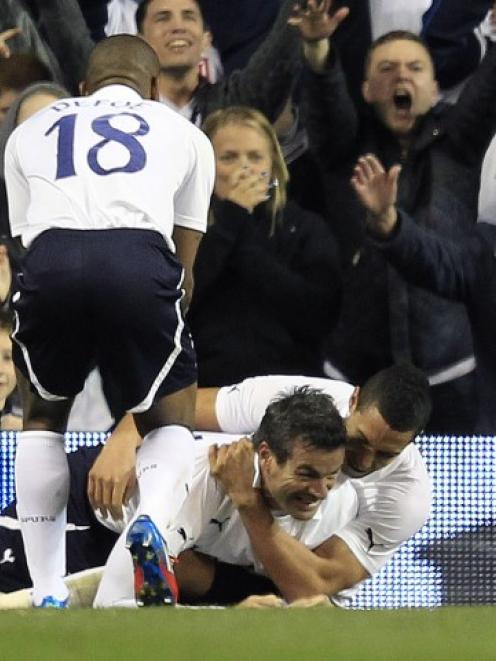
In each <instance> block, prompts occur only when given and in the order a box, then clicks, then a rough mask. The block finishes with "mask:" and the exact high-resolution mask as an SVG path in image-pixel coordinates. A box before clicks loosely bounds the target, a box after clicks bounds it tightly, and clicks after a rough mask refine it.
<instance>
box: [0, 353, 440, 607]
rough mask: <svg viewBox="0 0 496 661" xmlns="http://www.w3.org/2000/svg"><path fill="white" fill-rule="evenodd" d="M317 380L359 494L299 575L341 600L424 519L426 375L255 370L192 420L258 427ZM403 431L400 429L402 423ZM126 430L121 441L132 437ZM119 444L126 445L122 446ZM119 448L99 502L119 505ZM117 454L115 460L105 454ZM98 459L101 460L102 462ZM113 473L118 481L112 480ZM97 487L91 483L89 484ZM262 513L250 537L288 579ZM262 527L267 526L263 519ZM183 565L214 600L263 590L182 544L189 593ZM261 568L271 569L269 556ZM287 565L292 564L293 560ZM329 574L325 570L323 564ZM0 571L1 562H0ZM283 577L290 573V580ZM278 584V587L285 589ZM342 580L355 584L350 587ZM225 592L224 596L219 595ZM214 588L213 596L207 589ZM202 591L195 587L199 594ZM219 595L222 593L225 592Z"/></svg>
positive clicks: (203, 398)
mask: <svg viewBox="0 0 496 661" xmlns="http://www.w3.org/2000/svg"><path fill="white" fill-rule="evenodd" d="M303 384H313V385H314V386H316V387H321V388H322V389H323V390H324V391H325V392H327V393H328V394H330V395H331V396H333V398H334V401H335V403H336V405H337V407H338V409H339V411H340V412H341V414H342V415H343V416H344V417H345V418H346V420H345V423H346V428H347V434H348V445H347V449H346V456H345V466H344V472H345V473H346V474H347V475H348V476H350V475H353V477H350V478H349V480H348V481H349V483H350V484H352V486H353V488H354V489H355V491H356V493H357V496H358V499H359V511H358V514H357V516H356V517H355V518H354V519H353V520H351V521H350V522H349V523H348V524H347V525H345V526H344V527H343V528H341V530H339V531H337V532H336V533H335V534H333V535H331V536H330V537H329V539H328V540H326V543H325V562H321V561H320V560H319V561H317V562H309V559H310V560H312V561H314V560H315V559H314V557H313V554H312V553H309V552H308V550H307V549H304V548H300V547H298V548H299V550H300V551H302V552H303V551H306V553H304V560H303V562H302V563H300V565H301V564H303V565H304V567H305V572H304V576H303V578H301V583H303V587H304V589H305V590H306V592H305V591H302V592H300V590H301V589H302V586H301V585H300V586H299V588H298V594H297V595H295V596H298V597H299V596H303V594H309V593H315V592H318V593H324V594H328V595H337V593H339V597H337V596H335V597H334V601H335V602H337V603H340V604H343V605H345V604H347V603H348V602H349V599H350V598H351V596H352V595H353V593H354V591H355V590H354V589H353V586H355V584H356V583H358V582H359V581H361V580H363V579H365V578H367V577H368V576H371V575H373V574H374V573H376V572H377V571H378V570H379V569H380V568H381V567H382V566H383V565H384V564H385V563H386V562H387V560H388V559H389V558H390V557H391V556H392V555H393V553H394V552H395V551H396V549H397V548H398V547H399V546H400V545H401V543H403V542H404V541H406V540H407V539H409V538H410V537H411V536H412V535H413V534H415V532H416V531H417V530H418V529H419V528H420V527H421V526H422V525H423V523H424V522H425V520H426V519H427V516H428V512H429V507H430V502H431V490H430V482H429V478H428V475H427V471H426V468H425V465H424V463H423V460H422V458H421V456H420V453H419V452H418V450H417V448H416V446H415V445H414V444H412V443H411V441H413V439H414V437H415V435H416V433H417V432H418V431H419V430H420V429H421V428H422V427H423V426H424V425H425V424H426V421H427V419H428V415H429V411H430V398H429V391H428V384H427V381H426V379H425V377H424V375H423V374H422V373H421V372H419V370H416V369H415V368H412V367H410V366H396V367H392V368H389V369H387V370H383V371H382V372H380V373H378V374H377V375H376V376H375V377H373V378H372V379H371V380H370V381H369V382H367V383H366V384H365V385H364V386H363V387H362V389H361V390H359V389H357V388H355V389H354V388H353V387H352V386H350V385H349V384H346V383H342V382H336V381H331V380H329V379H314V378H306V377H294V376H291V377H286V376H285V377H260V378H255V379H248V380H246V381H244V382H243V383H241V384H238V385H237V386H232V387H229V388H221V389H209V390H207V391H200V396H199V399H198V406H197V423H198V424H201V425H202V426H206V427H209V428H210V429H222V430H225V431H227V430H229V431H231V432H237V433H248V432H249V431H253V430H255V429H256V428H257V426H258V424H259V422H260V420H261V418H262V416H263V413H264V411H265V408H266V406H267V404H268V403H270V401H271V400H272V399H273V398H274V397H275V396H276V395H277V394H278V393H280V392H281V391H285V392H288V391H289V390H291V389H292V388H293V387H294V386H295V385H303ZM405 430H406V431H405ZM131 441H132V437H131V436H129V437H128V438H127V439H126V443H128V444H129V443H131ZM120 447H121V448H122V445H121V446H120ZM116 448H117V449H118V448H119V446H117V445H116V444H112V443H109V444H108V446H107V447H106V448H105V450H104V451H103V452H102V454H101V456H100V458H99V460H98V462H97V464H95V466H94V467H93V469H92V471H91V474H92V483H91V485H90V490H91V487H92V486H95V485H97V486H98V487H99V488H98V495H99V497H100V498H101V497H103V496H104V497H105V498H106V501H105V503H104V502H101V503H100V504H101V506H103V505H107V507H110V506H116V504H117V500H113V499H112V497H113V496H114V495H115V494H122V493H124V492H125V488H123V484H124V483H125V481H126V479H127V477H126V476H127V475H128V474H130V473H131V472H132V471H131V470H129V469H128V467H127V466H124V464H123V461H122V459H123V458H124V459H125V457H126V453H122V449H121V454H120V455H119V454H118V453H116ZM112 457H113V458H114V460H113V461H112V460H111V458H112ZM102 459H103V460H104V461H101V460H102ZM105 463H106V465H107V466H108V465H109V463H110V465H112V468H113V474H112V475H110V474H108V475H107V477H106V478H105V479H104V473H103V471H102V466H103V467H105ZM112 480H114V482H112ZM92 493H93V494H95V490H94V489H93V492H92ZM256 508H257V509H258V510H265V511H263V519H261V521H263V522H264V524H263V525H262V533H261V531H260V530H254V529H250V527H248V532H249V534H250V537H252V535H253V536H255V537H256V536H257V535H259V536H260V533H261V537H262V540H261V541H262V544H261V545H262V547H263V549H266V548H267V549H269V551H270V552H271V553H273V556H274V558H276V561H275V564H276V569H278V568H280V570H281V573H282V577H281V576H279V581H281V585H283V584H284V583H285V581H287V582H288V583H290V584H291V586H293V585H294V584H295V582H294V573H295V572H296V573H297V574H298V575H299V568H300V565H298V567H294V566H288V562H287V558H285V557H284V548H283V552H282V557H281V553H280V552H279V551H280V549H278V543H279V542H281V541H282V545H283V546H284V537H279V539H275V538H274V537H273V536H272V535H268V534H266V533H267V530H266V529H267V528H268V529H269V532H270V530H271V529H274V530H277V522H276V521H275V520H274V519H271V517H272V514H271V512H270V508H264V503H263V502H260V501H259V502H258V503H257V504H256ZM264 526H265V527H264ZM188 563H197V564H198V565H199V567H200V570H201V573H200V572H199V571H198V567H196V571H197V572H198V573H197V575H201V576H202V581H203V583H202V585H203V586H204V596H208V597H209V598H210V599H211V600H212V601H219V602H222V603H226V598H227V603H229V602H231V603H232V602H233V601H236V598H242V597H243V594H239V593H238V594H237V595H231V597H233V598H231V599H229V596H228V595H227V594H225V593H226V591H227V592H229V590H231V589H233V587H238V586H242V587H243V589H244V590H245V591H246V594H250V593H257V592H260V591H261V590H260V588H261V586H260V583H259V582H258V581H259V579H258V578H257V579H256V580H255V578H254V574H252V573H249V574H248V573H247V572H246V571H245V570H244V569H242V568H238V567H236V566H234V565H227V566H226V565H224V564H220V563H216V561H215V560H209V559H208V558H206V557H205V556H202V555H199V554H197V553H196V552H191V551H190V552H188V554H187V556H186V555H185V556H184V559H183V560H182V562H181V564H179V565H178V567H177V572H176V573H177V575H178V578H179V581H180V583H184V589H185V590H186V592H187V591H188V590H189V591H190V593H191V592H193V594H194V591H193V590H192V589H191V587H189V586H187V585H186V584H185V579H184V578H183V573H185V574H186V575H187V574H189V575H193V574H192V572H189V571H186V569H187V567H188ZM264 564H265V569H266V571H267V573H269V569H268V566H267V564H266V561H265V563H264ZM289 565H291V563H289ZM322 568H325V570H326V572H327V573H326V576H325V577H324V578H322V575H321V573H320V572H321V569H322ZM0 569H1V567H0ZM286 577H287V578H286ZM281 585H279V589H280V590H281V591H283V589H284V588H283V587H281ZM346 588H352V590H350V591H348V592H346V591H345V590H346ZM223 592H224V594H222V593H223ZM209 593H210V594H209ZM198 596H199V595H198ZM220 597H223V598H224V600H222V599H221V598H220Z"/></svg>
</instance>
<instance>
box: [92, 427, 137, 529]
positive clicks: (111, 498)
mask: <svg viewBox="0 0 496 661" xmlns="http://www.w3.org/2000/svg"><path fill="white" fill-rule="evenodd" d="M135 488H136V446H135V445H134V444H132V443H131V444H129V443H115V444H113V443H111V439H109V441H108V442H107V445H105V446H104V447H103V449H102V451H101V452H100V454H99V455H98V457H97V459H96V460H95V463H94V464H93V466H92V467H91V470H90V472H89V474H88V499H89V501H90V504H91V506H92V508H93V509H94V510H97V509H99V510H100V512H101V513H102V516H103V517H105V518H106V517H107V516H109V515H110V516H111V517H112V518H113V519H115V520H120V519H122V516H123V512H122V507H123V505H125V504H126V503H127V502H128V500H129V498H130V497H131V496H132V495H133V493H134V490H135Z"/></svg>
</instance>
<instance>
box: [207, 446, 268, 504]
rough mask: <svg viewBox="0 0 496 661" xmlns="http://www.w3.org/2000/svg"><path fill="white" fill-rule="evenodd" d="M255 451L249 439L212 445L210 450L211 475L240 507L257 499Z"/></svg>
mask: <svg viewBox="0 0 496 661" xmlns="http://www.w3.org/2000/svg"><path fill="white" fill-rule="evenodd" d="M254 456H255V450H254V448H253V443H252V442H251V441H250V439H248V438H242V439H240V440H239V441H236V442H235V443H231V444H230V445H220V446H218V445H212V446H211V447H210V449H209V460H210V474H211V475H212V476H213V477H214V478H215V479H216V481H217V482H218V483H219V484H220V486H221V487H222V488H223V490H224V491H225V493H226V494H227V495H228V496H229V498H230V499H231V500H232V501H233V503H234V504H235V505H236V506H237V507H239V506H242V505H249V504H251V503H252V502H254V501H255V500H256V499H257V493H258V490H257V489H254V487H253V479H254V477H255V468H254Z"/></svg>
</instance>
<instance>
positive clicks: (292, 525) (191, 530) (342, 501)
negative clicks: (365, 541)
mask: <svg viewBox="0 0 496 661" xmlns="http://www.w3.org/2000/svg"><path fill="white" fill-rule="evenodd" d="M195 436H198V434H195ZM239 438H240V435H239V434H235V435H233V434H218V433H209V432H206V433H203V434H201V438H200V439H197V441H196V446H195V467H194V471H193V480H192V482H191V486H190V490H189V494H188V497H187V498H186V500H185V502H184V504H183V506H182V507H181V510H180V511H179V513H178V515H177V517H175V519H174V521H171V522H170V524H169V526H168V529H167V531H166V533H165V537H166V540H167V546H168V549H169V551H170V552H171V554H172V555H175V556H177V555H179V554H180V553H181V552H182V551H184V550H186V549H188V548H194V549H196V550H198V551H201V552H202V553H206V554H207V555H210V556H212V557H214V558H217V559H219V560H222V561H224V562H229V563H231V564H236V565H243V566H245V567H246V566H249V567H251V568H253V569H254V570H255V571H257V572H258V573H260V574H264V573H265V571H264V567H263V566H262V564H261V563H260V562H259V561H258V559H257V557H256V555H255V553H254V552H253V549H252V546H251V542H250V538H249V535H248V533H247V532H246V529H245V527H244V525H243V523H242V521H241V518H240V516H239V513H238V510H237V509H236V508H235V507H234V505H233V504H232V501H231V500H230V499H229V498H228V497H227V496H226V495H225V493H224V492H223V490H222V489H221V488H220V487H219V486H218V484H217V482H216V480H215V478H214V477H212V475H210V463H209V458H208V449H209V447H210V446H211V445H212V444H214V443H215V444H217V445H224V444H226V443H232V442H233V441H235V440H238V439H239ZM254 475H255V477H254V486H259V484H260V479H259V472H258V457H257V456H255V465H254ZM138 499H139V496H138V494H135V497H134V498H133V499H131V501H130V502H129V503H128V505H127V506H126V508H125V510H124V518H123V519H122V520H120V521H115V520H113V519H112V518H110V517H109V518H106V519H104V518H103V517H102V516H101V513H100V512H99V511H96V512H95V515H96V517H97V519H98V520H99V521H100V523H102V524H103V525H105V526H107V527H108V528H110V529H112V530H115V531H117V532H121V531H122V530H123V529H124V527H125V526H126V525H127V523H128V522H129V521H130V520H131V518H132V517H133V515H134V514H135V512H136V510H137V508H138ZM357 511H358V498H357V494H356V491H355V490H354V489H353V487H352V486H351V484H350V481H349V480H344V479H338V480H337V482H336V486H335V487H334V488H333V489H332V490H331V491H330V492H329V493H328V495H327V497H326V498H325V500H324V501H322V504H321V505H320V507H319V508H318V510H317V512H316V513H315V515H314V516H313V518H312V519H310V520H308V521H301V520H298V519H295V518H293V517H292V516H290V515H281V514H279V513H277V512H273V516H274V518H275V520H276V521H277V523H278V525H279V526H280V527H281V528H282V529H283V530H284V531H285V532H287V533H288V534H289V535H291V536H292V537H295V538H296V539H298V540H299V541H300V542H301V543H302V544H304V545H305V546H306V547H307V548H309V549H315V548H316V547H317V546H319V545H320V544H322V543H323V542H324V541H325V540H326V539H328V538H329V537H331V536H332V535H333V534H335V533H336V532H337V531H338V530H341V529H342V528H343V527H345V526H346V525H347V524H348V523H349V522H350V521H352V520H354V519H355V518H356V516H357ZM124 541H125V535H121V537H120V538H119V540H118V542H117V543H116V546H115V548H114V550H113V551H112V553H111V555H110V557H109V560H108V562H107V565H106V569H105V575H104V581H103V582H102V585H101V590H100V596H99V598H98V599H102V600H103V601H99V602H98V605H100V606H109V605H112V604H116V603H122V602H126V601H127V600H129V599H132V596H133V585H132V573H131V571H130V569H131V565H130V562H129V554H128V553H127V552H126V551H125V550H124ZM126 567H127V569H126ZM115 576H117V577H118V580H115Z"/></svg>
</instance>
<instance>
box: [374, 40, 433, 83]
mask: <svg viewBox="0 0 496 661" xmlns="http://www.w3.org/2000/svg"><path fill="white" fill-rule="evenodd" d="M391 41H414V42H415V43H417V44H420V46H422V47H423V49H424V50H425V52H426V53H427V55H428V56H429V60H430V61H431V63H432V68H434V61H433V59H432V55H431V52H430V50H429V47H428V46H427V44H426V43H425V41H424V40H423V39H422V37H419V35H418V34H415V32H410V31H409V30H391V32H386V34H383V35H381V36H380V37H379V38H378V39H376V40H375V41H373V42H372V43H371V44H370V47H369V49H368V51H367V55H366V56H365V67H364V71H365V78H367V75H368V71H369V67H370V61H371V60H372V54H373V53H374V51H375V50H376V48H379V46H382V45H383V44H388V43H390V42H391Z"/></svg>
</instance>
